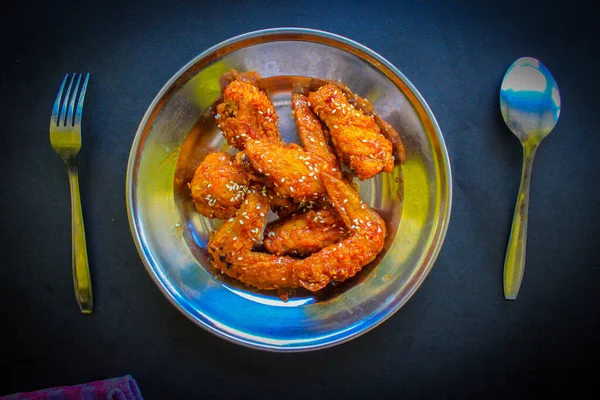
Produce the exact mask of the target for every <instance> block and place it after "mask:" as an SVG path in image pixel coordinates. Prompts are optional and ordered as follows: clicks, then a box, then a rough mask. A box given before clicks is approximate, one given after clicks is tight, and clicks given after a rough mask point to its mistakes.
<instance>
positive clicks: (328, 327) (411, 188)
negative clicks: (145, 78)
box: [127, 28, 452, 351]
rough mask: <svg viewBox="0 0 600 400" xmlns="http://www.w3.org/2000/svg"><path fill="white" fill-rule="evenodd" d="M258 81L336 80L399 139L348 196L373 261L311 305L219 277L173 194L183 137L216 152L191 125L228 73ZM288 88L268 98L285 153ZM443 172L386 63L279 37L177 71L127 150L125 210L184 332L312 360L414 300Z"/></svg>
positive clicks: (202, 228) (438, 230)
mask: <svg viewBox="0 0 600 400" xmlns="http://www.w3.org/2000/svg"><path fill="white" fill-rule="evenodd" d="M232 68H235V69H237V70H238V71H250V70H254V71H257V72H258V73H260V74H261V75H262V76H263V77H275V76H305V77H315V78H324V79H335V80H341V81H342V82H344V83H345V84H347V85H348V86H349V87H350V88H351V89H352V90H353V91H354V92H355V93H357V94H358V95H360V96H362V97H366V98H368V99H369V100H370V101H371V103H372V104H373V106H374V108H375V110H376V111H377V112H378V114H379V115H381V117H382V118H383V119H384V120H386V121H387V122H388V123H390V124H391V125H392V126H394V128H396V130H397V131H398V132H399V133H400V135H401V137H402V140H403V143H404V145H405V147H406V151H407V161H406V163H405V164H404V165H403V166H402V167H400V166H397V167H396V168H395V170H394V171H393V172H392V173H384V174H379V175H378V176H377V177H375V178H373V179H370V180H368V181H365V182H361V183H360V194H361V197H362V199H363V201H365V202H366V203H368V204H369V205H371V206H372V207H373V208H375V209H376V210H377V211H379V212H380V214H381V215H382V216H383V217H384V219H385V220H386V223H387V227H388V237H387V241H386V247H385V249H384V251H383V252H382V253H381V254H380V255H379V256H378V258H377V259H376V260H375V261H374V262H373V263H371V264H370V265H368V266H366V267H365V268H364V269H363V271H361V273H359V274H358V275H357V276H356V277H354V278H353V279H351V280H348V281H346V282H344V283H342V284H339V285H336V286H331V287H328V288H326V289H324V290H323V291H321V292H318V293H316V294H315V293H310V292H307V291H303V290H295V291H293V292H292V293H291V296H290V298H289V301H287V302H283V301H282V300H280V299H279V297H278V295H277V293H275V292H268V291H258V290H254V289H251V288H248V287H245V286H243V285H242V284H240V283H239V282H237V281H235V280H232V279H230V278H228V277H227V276H225V275H221V274H220V273H218V272H217V271H215V269H214V268H213V267H212V266H211V265H210V263H209V262H208V258H207V252H206V244H207V241H208V237H209V233H210V232H211V231H212V230H214V229H215V228H216V226H218V225H217V224H218V221H216V220H210V219H207V218H204V217H202V216H200V215H198V214H197V213H196V212H195V211H194V210H193V205H192V203H191V200H190V199H189V197H188V196H186V195H185V191H182V190H179V189H178V185H175V184H174V175H175V169H176V165H177V160H178V157H179V154H180V152H181V149H182V144H183V142H184V140H185V139H186V138H187V137H188V135H190V132H196V134H197V135H198V137H197V138H196V139H197V149H200V150H201V151H200V153H205V152H210V151H217V150H223V149H224V148H226V145H225V142H224V139H223V138H222V136H221V135H220V134H219V132H218V130H217V129H214V128H213V129H202V130H198V121H199V118H200V116H201V115H202V113H203V112H204V111H206V109H207V108H208V107H209V106H210V105H211V104H212V103H213V102H214V101H215V100H216V99H217V98H218V97H219V83H218V81H219V77H220V76H221V75H222V74H223V73H224V72H227V71H228V70H230V69H232ZM292 89H293V87H292V86H291V85H289V84H288V85H287V86H286V85H274V86H273V88H272V90H269V91H268V93H269V95H270V96H271V98H272V99H273V102H274V104H275V107H276V109H277V114H278V115H279V117H280V119H279V128H280V130H281V133H282V136H283V137H284V138H285V140H286V141H297V136H296V131H295V126H294V122H293V120H292V119H291V118H290V116H289V115H290V107H291V104H290V92H291V90H292ZM451 180H452V178H451V172H450V164H449V160H448V154H447V151H446V147H445V145H444V141H443V138H442V134H441V132H440V129H439V127H438V125H437V123H436V121H435V118H434V116H433V114H432V113H431V110H430V109H429V107H428V106H427V104H426V103H425V101H424V100H423V98H422V97H421V95H420V94H419V93H418V92H417V90H416V88H415V87H414V86H413V85H412V84H411V83H410V82H409V81H408V79H407V78H406V77H404V75H402V73H400V71H398V70H397V69H396V68H395V67H394V66H393V65H391V64H390V63H389V62H388V61H386V60H385V59H383V58H382V57H381V56H379V55H377V54H376V53H374V52H373V51H371V50H369V49H367V48H365V47H364V46H362V45H360V44H358V43H356V42H353V41H351V40H349V39H346V38H343V37H340V36H337V35H333V34H330V33H326V32H321V31H314V30H308V29H296V28H280V29H270V30H263V31H258V32H252V33H248V34H245V35H242V36H238V37H235V38H233V39H230V40H227V41H225V42H223V43H220V44H218V45H216V46H214V47H212V48H210V49H209V50H207V51H205V52H204V53H202V54H200V55H199V56H198V57H196V58H195V59H193V60H192V61H191V62H190V63H188V64H187V65H186V66H184V67H183V68H182V69H181V70H180V71H179V72H177V73H176V74H175V75H174V76H173V77H172V78H171V79H170V80H169V81H168V82H167V83H166V84H165V86H164V87H163V88H162V90H161V91H160V92H159V93H158V95H157V96H156V98H155V99H154V101H153V102H152V104H151V105H150V107H149V109H148V111H147V112H146V114H145V116H144V118H143V119H142V122H141V124H140V126H139V129H138V131H137V134H136V137H135V140H134V142H133V145H132V149H131V154H130V158H129V165H128V170H127V208H128V215H129V222H130V226H131V231H132V234H133V238H134V241H135V243H136V246H137V248H138V251H139V253H140V256H141V258H142V260H143V261H144V264H145V266H146V268H147V270H148V272H149V273H150V276H151V277H152V278H153V280H154V281H155V282H156V284H157V286H158V287H159V289H160V290H161V291H162V292H163V293H164V294H165V296H166V297H167V298H168V299H169V300H170V301H171V302H172V303H173V304H174V305H175V306H176V307H177V308H178V309H179V310H180V311H181V312H182V313H184V314H185V315H186V316H187V317H189V318H190V319H191V320H192V321H194V322H195V323H196V324H198V325H200V326H202V327H204V328H207V329H208V330H209V331H211V332H213V333H215V334H217V335H219V336H221V337H223V338H225V339H228V340H231V341H233V342H236V343H239V344H242V345H246V346H249V347H253V348H259V349H265V350H274V351H302V350H314V349H319V348H324V347H328V346H332V345H335V344H339V343H342V342H345V341H347V340H350V339H351V338H354V337H356V336H358V335H360V334H362V333H364V332H366V331H368V330H370V329H372V328H373V327H375V326H377V325H378V324H380V323H381V322H383V321H384V320H385V319H387V318H389V317H390V316H391V315H392V314H393V313H394V312H395V311H397V310H398V309H399V308H400V307H401V306H402V305H403V304H404V303H406V301H407V300H408V299H409V298H410V296H411V295H412V294H413V293H414V292H415V291H416V290H417V289H418V287H419V286H420V284H421V283H422V282H423V280H424V279H425V277H426V276H427V274H428V272H429V270H430V269H431V267H432V265H433V263H434V261H435V258H436V257H437V255H438V253H439V250H440V248H441V245H442V242H443V239H444V236H445V233H446V228H447V225H448V220H449V217H450V208H451V197H452V193H451V187H452V185H451Z"/></svg>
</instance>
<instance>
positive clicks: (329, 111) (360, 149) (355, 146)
mask: <svg viewBox="0 0 600 400" xmlns="http://www.w3.org/2000/svg"><path fill="white" fill-rule="evenodd" d="M308 100H309V101H310V102H311V107H312V109H313V111H314V112H315V114H317V116H318V117H319V118H320V119H321V120H322V121H323V122H325V124H326V125H327V127H328V128H329V132H330V134H331V139H332V142H333V146H334V149H335V151H336V153H337V155H338V156H339V157H340V158H341V160H342V162H344V163H346V164H347V165H349V166H350V167H351V168H352V169H354V171H356V174H357V175H358V177H359V179H361V180H364V179H368V178H371V177H373V176H375V175H377V174H378V173H379V172H381V171H385V172H390V171H392V169H393V168H394V158H393V155H392V144H391V143H390V142H389V140H387V139H386V138H385V137H384V136H383V135H382V134H381V131H380V129H379V126H378V125H377V124H376V123H375V118H374V117H372V116H369V115H365V114H364V113H363V112H361V111H360V110H357V109H356V108H355V107H354V106H352V105H351V104H350V103H348V100H347V99H346V97H345V96H344V95H343V94H342V92H341V91H340V90H339V89H338V88H337V86H335V85H334V84H328V85H325V86H323V87H321V88H320V89H319V90H317V91H316V92H311V93H309V95H308Z"/></svg>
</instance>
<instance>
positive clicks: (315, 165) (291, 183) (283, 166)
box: [244, 140, 331, 202]
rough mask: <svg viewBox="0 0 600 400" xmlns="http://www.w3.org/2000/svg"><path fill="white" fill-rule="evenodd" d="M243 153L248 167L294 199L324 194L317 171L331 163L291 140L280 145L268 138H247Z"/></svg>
mask: <svg viewBox="0 0 600 400" xmlns="http://www.w3.org/2000/svg"><path fill="white" fill-rule="evenodd" d="M244 154H246V156H247V157H248V160H249V162H250V164H251V165H252V168H254V170H255V171H258V173H259V174H262V175H263V176H264V177H265V178H266V180H267V181H269V182H270V183H271V184H272V185H273V190H274V191H275V192H276V193H278V194H280V195H281V196H283V197H290V198H292V199H294V200H295V201H297V202H299V201H305V200H315V199H317V198H318V197H322V196H324V195H325V185H323V182H322V181H321V178H320V176H319V172H320V171H329V170H330V169H331V167H330V166H329V164H327V163H326V162H325V161H324V160H323V159H321V158H320V157H317V156H315V155H314V154H311V153H308V152H306V151H304V150H303V149H302V148H301V147H300V146H298V145H297V144H295V143H291V144H289V145H287V146H286V145H284V144H282V143H277V142H271V141H268V140H250V141H248V142H247V143H246V149H245V150H244Z"/></svg>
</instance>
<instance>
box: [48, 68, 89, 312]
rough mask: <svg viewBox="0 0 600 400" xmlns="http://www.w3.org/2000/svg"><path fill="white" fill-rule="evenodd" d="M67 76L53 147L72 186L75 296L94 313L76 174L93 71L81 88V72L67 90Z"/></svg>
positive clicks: (57, 111)
mask: <svg viewBox="0 0 600 400" xmlns="http://www.w3.org/2000/svg"><path fill="white" fill-rule="evenodd" d="M68 78H69V74H66V75H65V77H64V79H63V81H62V84H61V85H60V89H59V91H58V95H57V96H56V102H55V103H54V108H53V109H52V116H51V118H50V143H51V144H52V148H53V149H54V151H55V152H56V153H57V154H58V155H59V157H60V158H61V159H62V160H63V161H64V162H65V165H66V166H67V172H68V174H69V186H70V188H71V238H72V248H71V252H72V257H73V285H74V287H75V298H76V299H77V304H78V305H79V309H80V311H81V313H82V314H91V313H92V307H93V301H92V281H91V279H90V268H89V264H88V256H87V248H86V243H85V230H84V228H83V214H82V211H81V198H80V196H79V176H78V174H77V154H79V150H80V149H81V113H82V110H83V100H84V98H85V91H86V89H87V85H88V81H89V79H90V74H89V73H88V74H86V75H85V79H84V81H83V85H82V86H81V90H79V84H80V83H81V78H82V75H81V74H79V75H77V74H73V75H72V76H71V79H70V80H69V86H68V88H67V91H66V93H65V92H64V89H65V84H66V83H67V80H68ZM75 78H77V82H76V83H75V87H74V88H73V83H74V82H75ZM72 88H73V91H72V92H71V89H72ZM75 103H77V108H75Z"/></svg>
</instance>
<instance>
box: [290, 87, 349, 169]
mask: <svg viewBox="0 0 600 400" xmlns="http://www.w3.org/2000/svg"><path fill="white" fill-rule="evenodd" d="M292 109H293V112H294V118H295V119H296V126H297V127H298V136H300V141H302V146H303V147H304V150H306V151H307V152H309V153H312V154H314V155H317V156H319V157H321V158H322V159H323V160H324V161H325V162H326V163H328V164H329V166H330V170H331V172H332V173H333V175H334V176H335V177H337V178H339V177H340V176H341V169H340V164H339V162H338V160H337V157H336V156H335V154H334V153H333V151H332V150H331V148H330V147H329V143H328V140H327V137H326V134H325V132H324V131H325V130H326V129H323V125H322V123H321V121H320V120H319V118H317V116H316V115H315V113H314V112H313V111H312V110H311V108H310V106H309V102H308V99H307V98H306V96H304V95H302V94H298V93H292ZM327 136H328V133H327Z"/></svg>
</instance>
